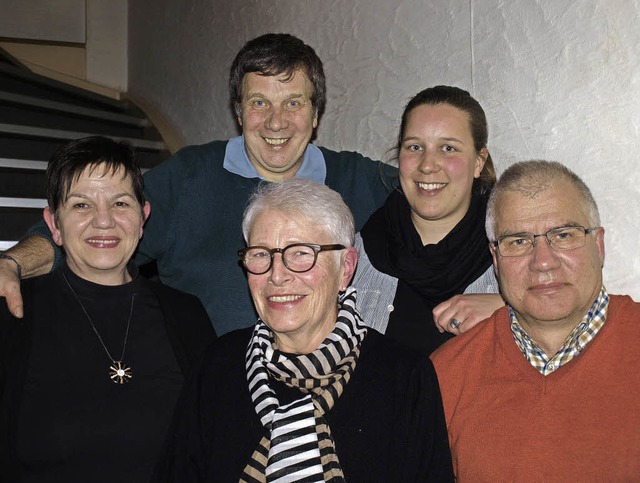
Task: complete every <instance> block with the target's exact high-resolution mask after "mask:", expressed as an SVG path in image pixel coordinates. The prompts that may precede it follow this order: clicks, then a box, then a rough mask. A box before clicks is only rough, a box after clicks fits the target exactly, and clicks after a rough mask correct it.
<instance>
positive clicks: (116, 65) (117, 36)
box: [86, 0, 135, 91]
mask: <svg viewBox="0 0 640 483" xmlns="http://www.w3.org/2000/svg"><path fill="white" fill-rule="evenodd" d="M134 1H135V0H134ZM86 2H87V19H86V22H87V44H86V62H87V80H88V81H91V82H95V83H96V84H100V85H103V86H107V87H111V88H113V89H116V90H119V91H126V90H127V50H128V46H127V40H128V37H127V33H128V27H127V0H86Z"/></svg>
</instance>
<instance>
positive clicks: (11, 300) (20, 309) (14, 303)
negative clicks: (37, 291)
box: [5, 284, 24, 319]
mask: <svg viewBox="0 0 640 483" xmlns="http://www.w3.org/2000/svg"><path fill="white" fill-rule="evenodd" d="M5 297H6V300H7V308H8V309H9V312H11V314H12V315H13V316H14V317H17V318H19V319H21V318H22V317H23V316H24V306H23V302H22V294H21V293H20V284H15V286H13V287H11V288H9V289H8V290H7V293H6V294H5Z"/></svg>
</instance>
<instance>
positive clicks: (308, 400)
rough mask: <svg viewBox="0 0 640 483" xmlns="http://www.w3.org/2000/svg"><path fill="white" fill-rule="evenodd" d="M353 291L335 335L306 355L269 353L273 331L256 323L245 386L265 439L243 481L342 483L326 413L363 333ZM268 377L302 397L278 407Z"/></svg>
mask: <svg viewBox="0 0 640 483" xmlns="http://www.w3.org/2000/svg"><path fill="white" fill-rule="evenodd" d="M355 295H356V294H355V290H354V289H353V288H349V289H347V291H346V292H345V294H344V295H343V296H342V297H341V298H340V301H339V303H340V307H339V311H338V319H337V321H336V325H335V327H334V329H333V331H332V332H331V333H330V334H329V335H328V336H327V338H326V339H325V340H324V342H322V344H320V346H319V347H318V348H317V349H316V350H315V351H314V352H312V353H310V354H301V355H296V356H293V357H292V356H288V355H286V354H283V353H281V352H279V351H278V350H274V349H273V334H272V332H271V329H269V327H267V325H266V324H265V323H264V322H263V321H262V320H258V323H257V324H256V327H255V330H254V331H253V336H252V338H251V342H250V343H249V347H248V348H247V381H248V382H249V391H250V393H251V399H252V400H253V403H254V405H255V409H256V413H257V414H258V417H259V418H260V421H261V423H262V425H263V426H264V427H265V428H267V429H268V430H269V432H270V438H267V437H263V438H262V439H261V440H260V442H259V443H258V447H257V449H256V450H255V451H254V452H253V454H252V455H251V459H250V460H249V463H248V464H247V466H246V467H245V469H244V472H243V474H242V477H241V478H240V481H241V482H267V481H268V482H295V481H305V482H323V481H330V482H334V483H337V482H343V481H344V475H343V473H342V468H341V467H340V462H339V461H338V455H337V454H336V449H335V445H334V442H333V438H332V437H331V431H330V429H329V426H328V425H327V423H326V421H325V419H324V414H325V413H327V411H329V410H330V409H331V408H332V407H333V404H334V402H335V401H336V400H337V399H338V398H339V397H340V396H341V395H342V392H343V391H344V388H345V386H346V385H347V383H348V382H349V379H350V378H351V374H352V373H353V371H354V369H355V367H356V362H357V360H358V356H359V355H360V344H361V342H362V341H363V340H364V338H365V336H366V334H367V328H366V327H365V325H364V323H363V322H362V319H361V318H360V314H358V312H357V310H356V297H355ZM269 378H273V379H276V380H278V381H282V382H284V383H285V384H286V385H288V386H290V387H295V388H297V389H299V390H300V391H301V392H303V393H305V394H306V395H305V396H303V397H302V398H300V399H297V400H296V401H293V402H292V403H290V404H287V405H285V406H280V403H279V401H278V398H277V397H276V394H275V392H274V391H273V389H271V387H269Z"/></svg>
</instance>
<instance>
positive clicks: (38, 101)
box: [0, 91, 151, 128]
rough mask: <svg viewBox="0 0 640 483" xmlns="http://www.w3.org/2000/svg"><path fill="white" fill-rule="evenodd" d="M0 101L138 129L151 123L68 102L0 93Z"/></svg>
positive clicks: (144, 119)
mask: <svg viewBox="0 0 640 483" xmlns="http://www.w3.org/2000/svg"><path fill="white" fill-rule="evenodd" d="M0 101H5V102H7V103H11V104H17V105H22V106H29V107H35V108H37V109H40V110H49V111H55V112H61V113H66V114H71V115H73V116H82V117H88V118H95V119H100V120H103V121H111V122H114V123H121V124H128V125H131V126H137V127H140V128H145V127H150V126H151V123H150V122H149V121H148V120H147V119H146V118H144V117H136V116H130V115H127V114H119V113H115V112H112V111H105V110H103V109H93V108H89V107H81V106H78V105H76V104H71V103H68V102H56V101H49V100H47V99H42V98H40V97H33V96H24V95H21V94H15V93H13V92H2V91H0Z"/></svg>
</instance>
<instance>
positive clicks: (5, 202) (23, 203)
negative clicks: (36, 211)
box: [0, 196, 47, 209]
mask: <svg viewBox="0 0 640 483" xmlns="http://www.w3.org/2000/svg"><path fill="white" fill-rule="evenodd" d="M0 206H2V207H4V208H40V209H42V208H46V206H47V200H44V199H40V198H9V197H3V196H0Z"/></svg>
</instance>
